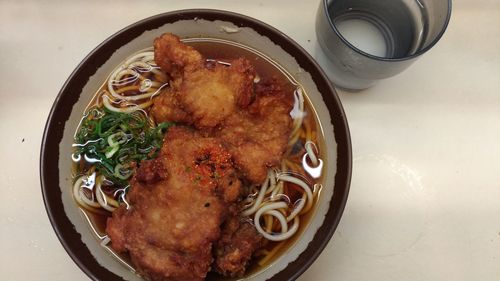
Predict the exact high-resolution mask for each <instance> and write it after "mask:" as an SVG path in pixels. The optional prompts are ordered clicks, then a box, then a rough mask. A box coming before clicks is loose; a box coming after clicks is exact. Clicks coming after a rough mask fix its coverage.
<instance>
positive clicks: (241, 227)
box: [214, 215, 262, 277]
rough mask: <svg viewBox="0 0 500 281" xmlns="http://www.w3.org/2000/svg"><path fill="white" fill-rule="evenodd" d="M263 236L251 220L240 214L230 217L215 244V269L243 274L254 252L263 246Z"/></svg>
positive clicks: (224, 272)
mask: <svg viewBox="0 0 500 281" xmlns="http://www.w3.org/2000/svg"><path fill="white" fill-rule="evenodd" d="M261 243H262V236H261V235H259V233H258V232H257V230H256V229H255V226H253V225H252V224H251V223H250V222H249V221H243V220H242V219H241V218H240V217H239V216H238V215H235V216H232V217H231V218H229V219H228V220H227V221H226V222H225V223H224V226H223V227H222V235H221V238H220V239H219V241H217V243H216V245H215V250H214V253H215V262H214V268H215V270H216V271H217V272H218V273H220V274H222V275H224V276H231V277H235V276H242V275H243V274H244V273H245V270H246V267H247V265H248V262H249V261H250V259H251V258H252V255H253V253H254V252H255V251H256V250H257V249H258V248H260V247H261Z"/></svg>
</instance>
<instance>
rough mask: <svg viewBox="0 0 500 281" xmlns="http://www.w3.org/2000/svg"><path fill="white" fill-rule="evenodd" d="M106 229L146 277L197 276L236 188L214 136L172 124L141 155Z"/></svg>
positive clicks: (238, 185) (205, 267)
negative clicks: (153, 154) (157, 147)
mask: <svg viewBox="0 0 500 281" xmlns="http://www.w3.org/2000/svg"><path fill="white" fill-rule="evenodd" d="M130 184H131V188H130V192H129V193H128V201H129V203H130V208H129V209H127V208H126V206H124V205H121V206H120V207H119V208H118V209H117V210H116V211H115V212H113V216H112V217H111V218H109V219H108V222H107V226H106V232H107V233H108V235H109V237H110V239H111V243H112V244H111V246H112V247H113V249H115V250H116V251H117V252H128V253H129V254H130V257H131V259H132V262H133V263H134V264H135V266H136V268H137V270H138V272H139V273H140V274H141V275H143V276H144V277H145V278H146V279H148V280H203V279H204V278H205V276H206V274H207V272H208V271H209V269H210V265H211V264H212V261H213V257H212V245H213V243H214V242H216V241H217V240H218V239H219V237H220V234H221V230H220V226H221V224H222V223H223V221H224V219H225V217H226V216H227V213H228V210H229V208H228V204H233V202H234V201H235V200H237V199H238V198H239V196H240V194H241V183H240V181H239V180H238V178H237V177H236V175H235V170H234V168H233V166H232V162H231V155H230V154H229V153H228V152H227V151H226V150H225V149H224V148H223V147H222V145H221V143H220V141H218V140H217V139H214V138H203V137H201V136H200V135H199V134H198V133H196V132H194V131H192V130H189V129H186V128H183V127H172V128H170V129H169V131H168V133H167V134H166V136H165V140H164V145H163V147H162V149H161V152H160V155H159V156H158V158H156V159H154V160H150V161H143V162H142V163H141V165H140V167H139V168H138V170H137V173H136V175H135V176H134V177H133V178H132V180H131V181H130Z"/></svg>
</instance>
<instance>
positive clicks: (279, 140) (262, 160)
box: [215, 80, 293, 183]
mask: <svg viewBox="0 0 500 281" xmlns="http://www.w3.org/2000/svg"><path fill="white" fill-rule="evenodd" d="M292 107H293V98H292V95H291V93H290V92H289V91H287V90H286V89H285V88H284V87H283V86H280V85H278V84H277V82H276V81H274V80H269V81H262V82H260V83H259V85H258V86H257V87H256V98H255V101H254V102H253V103H252V104H250V106H249V107H248V109H247V110H240V111H239V112H237V113H235V114H233V115H231V116H229V117H228V118H227V119H226V120H225V122H224V124H223V126H222V129H221V130H219V131H217V132H216V134H215V135H216V136H217V137H220V138H221V139H222V141H223V143H224V144H225V146H226V147H227V148H228V150H229V152H230V153H231V154H232V155H233V159H234V162H235V164H236V165H237V168H238V169H239V170H240V172H241V173H242V175H243V177H245V178H246V179H248V180H250V181H251V182H253V183H262V182H263V181H264V180H265V178H266V175H267V170H268V169H269V168H270V167H274V166H276V165H278V164H279V163H280V162H281V159H282V157H283V153H284V152H285V149H286V147H287V143H288V138H289V136H290V131H291V126H292V119H291V117H290V111H291V110H292Z"/></svg>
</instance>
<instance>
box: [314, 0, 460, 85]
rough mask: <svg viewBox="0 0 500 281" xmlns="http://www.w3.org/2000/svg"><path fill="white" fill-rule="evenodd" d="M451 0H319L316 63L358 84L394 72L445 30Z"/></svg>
mask: <svg viewBox="0 0 500 281" xmlns="http://www.w3.org/2000/svg"><path fill="white" fill-rule="evenodd" d="M450 16H451V0H323V1H321V3H320V6H319V9H318V13H317V16H316V34H317V38H318V42H319V45H320V46H321V49H322V50H323V52H324V54H325V56H326V58H325V60H326V61H320V64H321V65H322V66H323V67H324V68H325V70H326V72H327V73H328V74H329V77H330V79H331V80H332V81H333V82H334V83H335V84H336V86H339V87H341V88H345V89H349V90H360V89H365V88H368V87H370V86H372V85H374V84H375V83H376V82H377V81H378V80H380V79H384V78H388V77H391V76H394V75H396V74H398V73H400V72H402V71H403V70H404V69H406V68H407V67H408V66H409V65H410V64H411V63H412V62H413V61H414V60H415V59H416V58H418V57H419V56H420V55H422V54H423V53H425V52H426V51H428V50H429V49H431V48H432V47H433V46H434V45H435V44H436V43H437V42H438V41H439V39H440V38H441V36H442V35H443V34H444V32H445V30H446V27H447V25H448V22H449V19H450Z"/></svg>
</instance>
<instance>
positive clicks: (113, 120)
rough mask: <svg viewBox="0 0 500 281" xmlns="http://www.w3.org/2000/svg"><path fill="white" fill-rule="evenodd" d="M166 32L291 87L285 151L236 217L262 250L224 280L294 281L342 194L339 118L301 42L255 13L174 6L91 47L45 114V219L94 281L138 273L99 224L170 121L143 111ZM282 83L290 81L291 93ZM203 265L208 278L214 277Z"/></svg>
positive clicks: (121, 200)
mask: <svg viewBox="0 0 500 281" xmlns="http://www.w3.org/2000/svg"><path fill="white" fill-rule="evenodd" d="M166 32H169V33H173V34H176V35H178V36H179V37H180V38H181V40H182V42H183V43H184V44H187V45H190V46H193V47H194V48H196V49H197V50H198V51H200V52H201V53H202V54H203V55H204V56H205V57H206V58H208V59H210V60H213V61H214V63H217V64H224V63H228V61H230V60H231V59H235V58H238V57H245V58H248V59H249V60H251V61H252V62H253V64H254V66H255V69H256V71H257V73H258V75H259V77H256V79H255V82H256V83H258V82H259V81H258V80H259V79H260V78H261V77H262V78H263V77H266V76H273V77H277V79H278V80H280V81H282V82H283V83H282V84H286V87H288V88H289V90H290V91H291V92H293V101H294V103H293V109H292V111H291V112H290V115H291V117H292V129H291V132H290V137H289V139H288V143H287V145H286V150H285V153H284V154H283V159H282V161H281V162H280V164H279V165H276V166H275V167H273V168H272V169H269V171H268V173H267V176H266V178H265V180H264V181H263V182H261V183H259V184H247V185H246V186H245V190H246V196H245V198H244V199H243V200H242V204H243V205H244V208H243V209H242V210H241V215H242V216H244V217H247V218H248V219H249V220H251V221H253V222H254V225H255V228H256V230H257V231H258V233H259V234H260V235H261V236H262V237H263V240H264V242H263V246H262V247H260V248H259V249H258V250H257V251H256V252H255V253H254V255H253V258H252V260H251V262H250V264H249V266H248V268H247V270H246V272H245V274H244V275H243V276H241V277H238V278H226V277H224V278H223V279H227V280H240V279H241V280H250V279H251V280H293V279H296V278H297V277H298V276H300V274H301V273H303V272H304V271H305V270H306V269H307V268H308V267H309V266H310V265H311V263H312V262H313V261H314V260H315V259H316V258H317V257H318V255H319V254H320V253H321V251H322V250H323V248H324V247H325V246H326V244H327V243H328V241H329V239H330V238H331V236H332V235H333V232H334V231H335V228H336V227H337V225H338V223H339V221H340V218H341V215H342V212H343V209H344V206H345V203H346V200H347V195H348V190H349V183H350V176H351V147H350V145H351V144H350V136H349V131H348V126H347V120H346V117H345V114H344V112H343V109H342V105H341V103H340V100H339V99H338V97H337V94H336V92H335V90H334V88H333V87H332V85H331V84H330V82H329V81H328V79H327V78H326V76H325V74H324V73H323V72H322V70H321V69H320V68H319V66H318V65H317V64H316V63H315V62H314V60H313V59H312V58H311V57H310V56H309V55H308V54H307V52H306V51H304V50H303V49H302V48H301V47H300V46H299V45H298V44H296V43H295V42H293V41H292V40H291V39H290V38H288V37H287V36H286V35H284V34H282V33H281V32H279V31H278V30H276V29H274V28H272V27H270V26H268V25H266V24H264V23H262V22H259V21H257V20H255V19H252V18H249V17H246V16H243V15H239V14H235V13H230V12H226V11H218V10H199V9H197V10H182V11H174V12H169V13H164V14H160V15H157V16H154V17H151V18H148V19H145V20H143V21H140V22H137V23H135V24H132V25H131V26H129V27H126V28H125V29H123V30H121V31H119V32H118V33H116V34H115V35H113V36H112V37H110V38H109V39H107V40H106V41H104V42H103V43H102V44H101V45H99V46H98V47H96V49H94V50H93V51H92V52H91V53H90V54H89V55H88V56H87V57H86V58H85V59H84V60H83V61H82V63H81V64H80V65H79V66H78V67H77V68H76V70H75V71H74V72H73V73H72V74H71V76H70V77H69V78H68V80H67V82H66V83H65V85H64V86H63V88H62V89H61V91H60V93H59V95H58V97H57V99H56V101H55V103H54V105H53V107H52V110H51V112H50V115H49V117H48V120H47V125H46V128H45V132H44V137H43V142H42V149H41V163H40V167H41V185H42V192H43V196H44V202H45V206H46V209H47V213H48V216H49V218H50V220H51V223H52V226H53V228H54V230H55V232H56V234H57V236H58V238H59V239H60V241H61V243H62V244H63V246H64V248H65V249H66V251H67V252H68V254H69V255H70V256H71V258H72V259H73V260H74V261H75V263H76V264H77V265H78V266H79V267H80V268H81V269H82V270H83V271H84V272H85V273H86V274H87V275H88V276H89V277H90V278H92V279H94V280H143V279H142V278H141V277H140V276H139V275H138V274H137V272H136V269H135V267H134V264H133V263H131V261H130V259H129V257H127V255H122V254H120V253H117V252H115V251H113V249H112V248H111V247H110V246H109V243H110V239H109V237H108V236H107V234H106V231H105V228H106V220H107V218H109V217H110V214H111V213H112V212H113V211H115V210H116V209H117V208H119V207H120V205H123V204H126V205H128V204H129V203H128V201H127V195H126V194H127V192H128V188H129V185H128V181H129V180H130V179H131V178H132V177H133V173H134V171H135V168H136V167H135V163H139V162H140V161H145V160H149V159H154V158H155V157H157V154H158V151H159V149H160V147H161V142H162V138H163V135H164V134H165V132H166V131H167V130H169V127H171V126H175V125H173V124H170V123H168V122H158V121H156V120H154V118H151V114H150V111H151V106H152V104H153V100H154V98H156V97H157V96H159V95H160V94H161V93H162V91H163V90H164V89H165V88H166V87H168V77H167V76H165V74H164V73H162V72H161V71H160V68H159V67H158V65H157V64H156V63H155V60H154V51H153V49H152V45H153V41H154V39H155V38H157V37H158V36H160V35H162V34H164V33H166ZM288 88H287V89H288ZM220 278H222V277H221V276H220V275H217V274H214V273H209V274H208V276H207V278H206V280H218V279H220Z"/></svg>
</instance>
